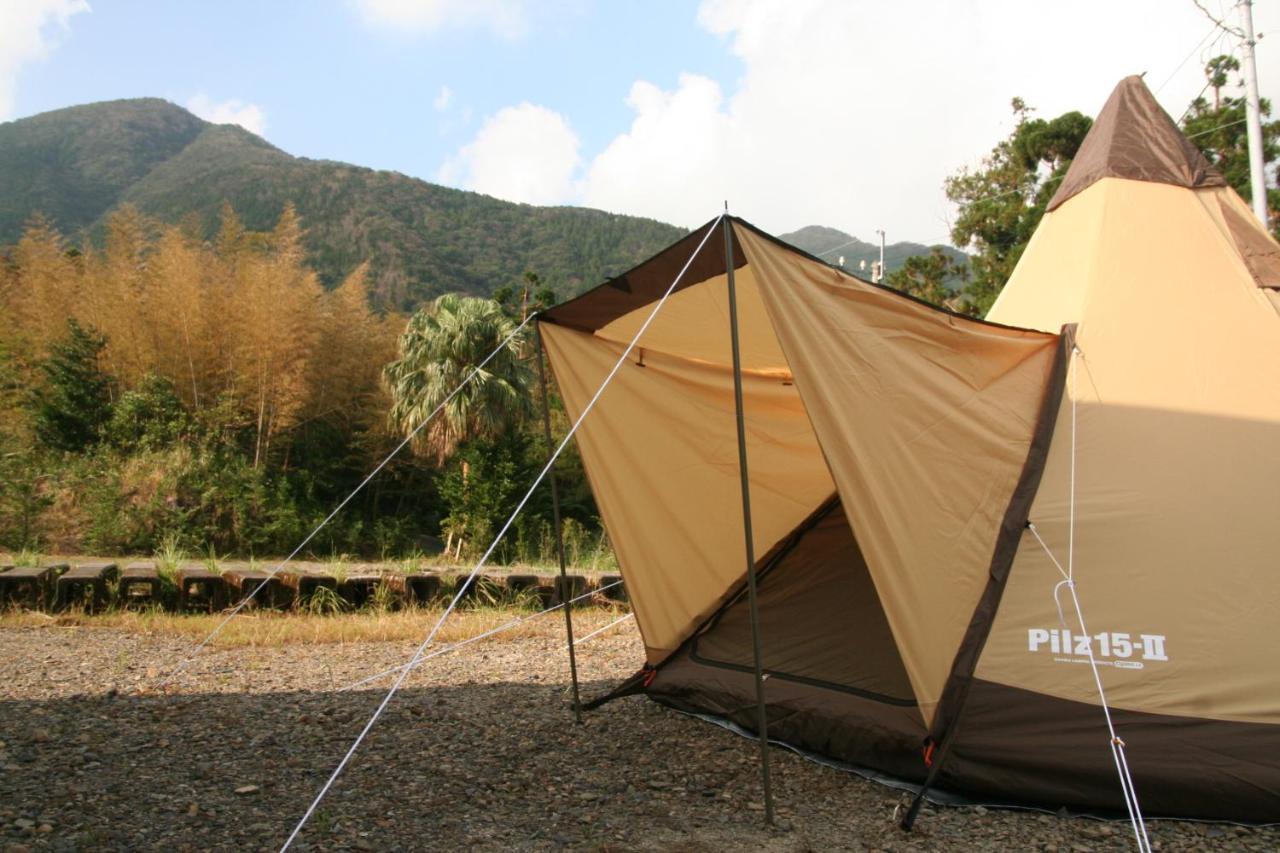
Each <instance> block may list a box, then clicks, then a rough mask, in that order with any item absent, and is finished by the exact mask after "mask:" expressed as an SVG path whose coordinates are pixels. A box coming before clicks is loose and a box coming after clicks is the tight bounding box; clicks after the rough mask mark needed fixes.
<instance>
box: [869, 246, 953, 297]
mask: <svg viewBox="0 0 1280 853" xmlns="http://www.w3.org/2000/svg"><path fill="white" fill-rule="evenodd" d="M968 277H969V269H968V266H967V265H966V264H964V263H963V262H960V261H956V260H955V259H954V258H953V257H951V256H950V255H948V254H946V253H945V252H943V251H942V249H941V248H939V247H937V246H934V247H933V249H932V250H931V251H930V252H929V254H927V255H912V256H911V257H909V258H907V259H906V260H905V261H903V263H902V266H901V267H899V268H898V269H896V270H894V271H893V272H891V273H889V275H888V276H887V277H886V278H885V284H887V285H888V286H889V287H892V288H893V289H895V290H901V291H902V292H903V293H907V294H910V295H911V296H914V297H916V298H917V299H923V300H924V301H925V302H929V303H932V304H933V305H941V306H944V307H947V308H956V307H963V305H961V304H960V303H961V302H962V300H961V299H958V298H957V297H959V294H957V293H956V291H955V290H953V289H952V288H951V287H948V286H947V282H948V281H954V280H957V279H958V280H959V281H961V282H964V281H965V280H966V279H968Z"/></svg>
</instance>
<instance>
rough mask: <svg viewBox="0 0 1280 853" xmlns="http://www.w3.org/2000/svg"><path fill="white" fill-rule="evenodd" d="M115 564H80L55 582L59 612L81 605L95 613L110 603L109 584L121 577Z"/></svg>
mask: <svg viewBox="0 0 1280 853" xmlns="http://www.w3.org/2000/svg"><path fill="white" fill-rule="evenodd" d="M119 574H120V571H119V567H118V566H117V565H116V564H115V563H79V564H78V565H76V566H75V567H74V568H71V569H68V570H67V571H66V572H64V573H63V574H62V575H61V576H60V577H59V578H58V579H57V581H55V586H54V588H55V592H56V596H55V598H56V606H57V608H58V609H59V610H65V609H66V608H68V607H74V606H75V605H77V604H78V605H81V606H83V607H84V609H85V610H86V611H87V612H90V613H92V612H95V611H97V610H100V609H102V608H104V607H106V606H107V604H108V603H109V601H108V599H109V596H108V592H107V584H108V583H110V582H112V581H114V580H115V579H116V578H117V577H119Z"/></svg>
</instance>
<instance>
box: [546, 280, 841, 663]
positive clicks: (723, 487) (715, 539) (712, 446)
mask: <svg viewBox="0 0 1280 853" xmlns="http://www.w3.org/2000/svg"><path fill="white" fill-rule="evenodd" d="M748 283H749V279H748ZM703 286H705V285H698V288H701V287H703ZM698 288H693V289H694V290H696V289H698ZM744 289H749V286H748V288H744ZM686 292H689V291H686ZM744 298H746V297H745V294H744ZM666 307H675V308H677V309H678V308H679V305H678V304H677V305H674V306H673V305H671V304H670V303H668V305H667V306H666ZM666 307H664V309H663V310H664V311H665V310H666ZM660 316H662V315H660ZM668 317H669V319H670V321H671V322H674V323H677V324H678V323H679V322H681V320H680V317H679V314H678V310H677V312H673V313H672V314H671V315H668ZM541 328H542V332H543V334H544V335H545V341H546V346H547V352H548V354H549V356H550V360H551V364H552V367H553V370H554V372H555V377H556V382H557V384H558V385H559V387H560V391H561V393H562V394H563V396H564V400H565V406H566V408H567V410H568V412H569V414H570V416H572V417H574V418H576V417H577V416H578V414H579V413H580V412H581V411H582V409H583V407H585V405H586V404H587V402H588V401H589V400H590V399H591V396H592V395H593V394H594V393H595V391H596V389H597V388H598V387H599V386H600V383H601V382H602V381H603V380H604V378H605V376H606V375H607V373H608V371H609V370H610V369H611V368H612V367H613V365H614V363H615V362H616V361H617V358H618V356H619V355H621V353H622V351H623V350H624V349H625V344H621V343H617V342H614V341H610V340H606V339H604V338H601V337H597V336H593V335H590V334H587V333H584V332H577V331H573V330H571V329H566V328H563V327H559V326H555V325H553V324H549V323H548V324H543V325H542V327H541ZM661 328H662V327H660V326H658V325H657V324H656V322H655V326H654V327H652V329H653V330H654V331H659V332H660V331H661ZM770 334H772V333H770ZM657 337H658V338H661V337H662V336H661V334H659V335H657ZM773 346H774V347H775V348H776V343H775V344H774V345H773ZM749 348H750V349H751V350H752V351H757V350H758V349H767V346H763V345H757V344H755V343H753V344H751V345H750V347H749ZM705 354H709V353H704V355H705ZM725 358H726V360H727V358H728V353H727V351H726V353H725ZM631 361H632V363H630V364H627V365H624V366H623V369H621V370H620V371H619V372H618V375H617V376H616V377H615V379H614V380H613V382H612V383H611V384H610V386H609V388H608V389H607V390H606V391H605V393H604V395H603V396H602V397H601V400H600V403H599V404H598V405H597V406H596V408H595V409H594V410H593V411H592V412H591V414H590V416H588V417H587V419H586V420H585V421H583V424H582V427H581V428H580V429H579V431H578V437H577V440H578V443H579V446H580V448H581V450H582V458H583V462H584V464H585V466H586V471H587V476H588V477H589V478H590V481H591V487H592V490H593V492H594V493H595V496H596V501H597V503H598V504H599V506H600V511H601V514H602V516H603V518H604V522H605V525H606V527H607V528H608V530H609V536H610V540H611V541H612V543H613V545H614V548H615V549H616V551H617V554H618V560H619V562H620V564H621V566H622V569H623V572H624V574H625V576H626V579H627V591H628V594H629V595H630V597H631V601H632V603H633V606H634V608H635V612H636V620H637V622H638V624H639V626H640V630H641V633H642V634H643V636H644V639H645V646H646V648H647V649H648V655H649V660H650V662H653V663H656V662H658V661H661V660H663V659H664V658H666V657H667V656H668V655H669V654H670V653H671V652H672V651H674V650H675V649H676V648H677V647H678V646H679V645H680V643H681V642H683V641H684V640H685V639H686V638H688V637H689V635H690V634H691V633H692V632H693V630H694V629H695V628H696V627H697V626H698V625H699V624H700V623H701V622H702V621H703V620H705V619H706V618H707V616H709V615H710V614H711V613H712V612H713V611H714V610H715V609H716V607H718V606H719V604H720V603H721V602H722V601H723V600H724V599H725V597H726V596H727V595H728V594H729V593H730V592H731V590H732V588H733V587H734V585H735V584H736V583H737V582H738V580H739V579H740V578H741V577H742V575H743V573H744V570H745V565H746V562H745V555H744V549H743V537H742V522H741V517H742V514H741V492H740V483H739V475H738V445H737V427H736V420H735V417H734V403H733V375H732V372H731V371H730V370H729V369H728V368H727V367H725V366H723V365H712V364H706V363H703V362H698V361H693V360H689V359H682V358H676V357H672V356H669V355H666V354H664V353H661V352H647V353H646V355H645V366H644V367H643V368H642V367H639V366H638V356H637V355H636V354H635V353H633V354H632V356H631ZM778 371H785V365H776V364H775V365H773V370H772V371H771V372H770V373H768V374H767V375H759V374H753V373H746V374H745V375H744V377H743V384H744V388H743V393H744V397H745V401H746V403H745V405H746V409H747V411H748V414H749V421H748V425H747V432H748V438H747V447H748V451H747V452H748V457H749V469H750V473H751V487H752V495H751V497H752V508H753V529H754V534H755V547H756V553H757V554H764V553H765V552H766V551H767V550H768V549H769V548H770V547H771V546H772V545H773V544H774V543H775V542H777V541H778V540H779V539H780V538H782V537H783V536H784V535H786V534H787V533H789V532H790V531H791V530H792V529H793V528H794V527H795V526H796V525H797V524H798V523H799V522H800V521H802V520H803V519H804V518H805V517H807V516H808V515H809V514H810V513H811V512H812V511H813V510H814V509H815V508H816V507H817V506H818V505H819V504H820V503H821V502H822V501H823V500H824V499H825V498H826V497H827V496H829V495H830V494H831V493H832V491H834V488H835V486H834V484H833V483H832V481H831V476H830V474H828V472H827V467H826V463H825V462H824V461H823V458H822V451H821V449H820V448H819V447H818V442H817V439H816V438H815V437H814V435H813V430H812V428H811V427H810V426H809V419H808V417H807V416H806V414H805V411H804V406H803V405H802V404H801V402H800V397H799V395H798V394H797V393H796V389H795V387H794V386H793V385H791V384H790V383H789V381H786V380H783V379H780V378H778V377H777V376H776V375H774V374H775V373H777V372H778Z"/></svg>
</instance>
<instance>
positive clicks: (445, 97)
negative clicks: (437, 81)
mask: <svg viewBox="0 0 1280 853" xmlns="http://www.w3.org/2000/svg"><path fill="white" fill-rule="evenodd" d="M452 101H453V90H452V89H450V88H449V87H448V86H441V87H440V94H438V95H436V99H435V100H434V101H432V102H431V105H432V106H433V107H435V108H436V112H441V113H442V112H444V111H445V110H447V109H449V104H450V103H451V102H452Z"/></svg>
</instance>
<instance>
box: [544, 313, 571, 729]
mask: <svg viewBox="0 0 1280 853" xmlns="http://www.w3.org/2000/svg"><path fill="white" fill-rule="evenodd" d="M535 325H536V328H537V332H538V336H537V337H538V382H539V383H540V384H541V385H542V430H543V434H544V435H545V436H546V439H547V464H548V465H552V463H553V461H554V460H553V459H552V457H551V453H552V449H553V448H554V447H555V445H554V444H553V443H552V441H551V400H550V396H549V395H548V394H547V369H546V368H545V367H544V366H543V364H542V360H543V350H542V324H541V323H540V322H539V323H536V324H535ZM547 477H548V479H549V480H550V481H551V518H552V521H553V523H554V524H555V528H556V557H557V558H558V559H559V560H560V597H561V598H562V599H563V600H564V602H565V604H564V630H565V635H566V637H567V641H568V645H569V678H570V680H572V682H573V717H574V719H575V720H577V722H578V724H579V725H581V724H582V699H581V698H580V696H579V694H578V657H577V654H576V653H575V652H574V650H573V614H572V610H573V605H572V603H571V602H570V599H571V598H573V596H571V595H570V594H569V592H570V590H569V575H568V573H567V571H566V569H565V559H564V527H563V526H562V525H561V523H560V487H559V486H558V485H557V483H556V470H555V466H554V465H552V467H551V470H549V471H548V472H547Z"/></svg>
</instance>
